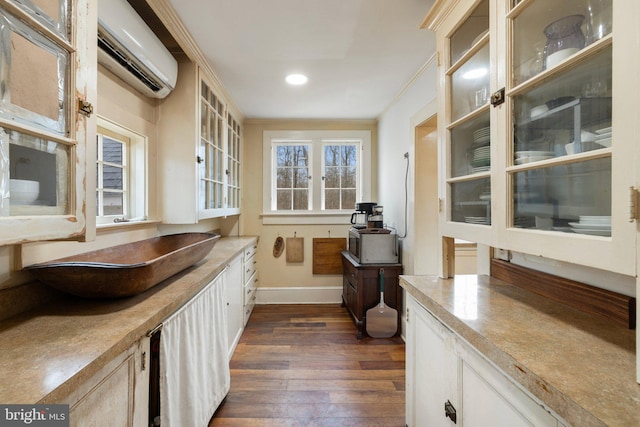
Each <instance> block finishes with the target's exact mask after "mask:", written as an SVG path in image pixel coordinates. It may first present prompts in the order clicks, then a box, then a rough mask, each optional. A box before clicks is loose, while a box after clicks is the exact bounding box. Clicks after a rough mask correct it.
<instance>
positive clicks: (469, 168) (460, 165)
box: [447, 0, 491, 225]
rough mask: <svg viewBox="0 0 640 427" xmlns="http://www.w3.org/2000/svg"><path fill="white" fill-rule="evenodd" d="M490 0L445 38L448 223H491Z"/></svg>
mask: <svg viewBox="0 0 640 427" xmlns="http://www.w3.org/2000/svg"><path fill="white" fill-rule="evenodd" d="M488 32H489V1H488V0H483V1H482V2H480V3H479V4H478V6H477V7H476V8H475V9H474V10H473V11H472V12H471V14H470V15H469V16H468V17H467V18H466V19H465V21H464V22H463V23H462V24H461V25H460V26H459V27H458V28H457V29H456V30H455V31H454V32H453V33H452V35H451V37H450V38H449V52H450V57H449V64H450V66H449V68H448V70H447V76H448V80H449V82H450V84H449V93H450V99H451V103H450V108H451V110H450V111H451V114H450V117H451V121H450V122H449V124H448V126H447V131H448V140H449V156H448V158H449V168H448V172H447V177H448V179H447V192H448V193H449V196H450V197H448V200H449V201H450V205H449V220H450V221H452V222H462V223H470V224H476V225H490V224H491V179H490V169H491V132H490V131H491V128H490V126H489V120H490V119H489V114H490V110H489V108H490V107H489V98H490V96H489V95H490V93H489V77H490V75H489V65H490V60H489V58H490V47H489V35H488Z"/></svg>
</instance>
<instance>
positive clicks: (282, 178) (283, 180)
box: [277, 168, 293, 188]
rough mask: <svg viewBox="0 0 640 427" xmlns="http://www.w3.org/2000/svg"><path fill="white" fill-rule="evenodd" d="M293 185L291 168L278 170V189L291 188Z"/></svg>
mask: <svg viewBox="0 0 640 427" xmlns="http://www.w3.org/2000/svg"><path fill="white" fill-rule="evenodd" d="M292 183H293V173H292V170H291V169H290V168H278V173H277V188H291V187H292Z"/></svg>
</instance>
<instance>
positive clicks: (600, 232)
mask: <svg viewBox="0 0 640 427" xmlns="http://www.w3.org/2000/svg"><path fill="white" fill-rule="evenodd" d="M573 231H574V232H575V233H580V234H588V235H590V236H604V237H611V230H598V229H591V228H583V229H580V230H573Z"/></svg>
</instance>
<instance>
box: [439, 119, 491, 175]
mask: <svg viewBox="0 0 640 427" xmlns="http://www.w3.org/2000/svg"><path fill="white" fill-rule="evenodd" d="M450 138H451V144H450V147H451V148H450V152H451V155H450V157H451V169H450V171H449V174H450V176H451V177H457V176H462V175H468V174H470V173H479V172H486V171H488V170H489V169H490V166H491V157H490V154H491V140H490V127H489V111H486V112H483V113H482V114H480V115H478V116H476V117H474V118H473V119H471V120H465V121H464V122H463V123H460V124H459V125H457V126H456V127H453V128H451V133H450Z"/></svg>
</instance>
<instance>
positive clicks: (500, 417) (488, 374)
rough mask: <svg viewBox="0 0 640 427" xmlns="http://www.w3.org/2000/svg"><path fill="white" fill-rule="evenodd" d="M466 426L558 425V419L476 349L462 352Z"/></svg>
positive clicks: (461, 380)
mask: <svg viewBox="0 0 640 427" xmlns="http://www.w3.org/2000/svg"><path fill="white" fill-rule="evenodd" d="M462 359H463V360H462V363H461V369H460V372H461V374H460V375H461V378H460V383H461V388H462V405H461V409H462V411H461V412H462V425H464V426H465V427H485V426H492V427H525V426H530V427H533V426H535V427H545V426H548V427H555V426H557V420H556V419H555V418H554V417H553V416H551V414H549V413H548V412H546V411H545V410H544V408H543V407H542V406H540V405H538V404H537V403H536V402H535V401H534V400H533V399H531V398H530V397H529V396H527V395H526V394H525V393H524V392H522V391H521V390H520V389H518V388H517V387H516V386H515V385H514V384H513V383H512V382H511V381H510V380H509V379H508V378H506V377H505V376H503V375H501V374H500V373H499V372H498V371H496V369H495V368H493V367H492V366H490V365H489V364H488V363H487V362H486V361H484V360H482V359H480V358H479V357H478V355H477V354H475V351H473V350H470V349H468V351H464V352H463V355H462Z"/></svg>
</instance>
